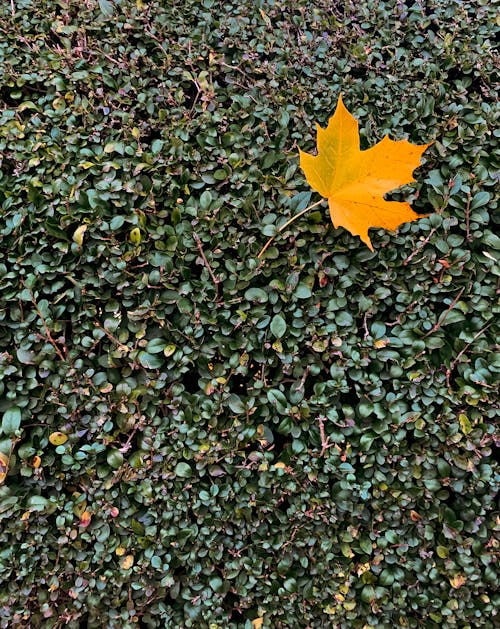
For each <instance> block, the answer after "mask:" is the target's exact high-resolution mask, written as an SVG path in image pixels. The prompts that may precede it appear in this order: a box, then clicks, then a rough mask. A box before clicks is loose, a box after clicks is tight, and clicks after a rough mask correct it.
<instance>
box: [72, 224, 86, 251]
mask: <svg viewBox="0 0 500 629" xmlns="http://www.w3.org/2000/svg"><path fill="white" fill-rule="evenodd" d="M86 231H87V225H80V227H77V228H76V229H75V233H74V234H73V242H76V244H77V245H78V246H79V247H81V246H82V244H83V235H84V234H85V232H86Z"/></svg>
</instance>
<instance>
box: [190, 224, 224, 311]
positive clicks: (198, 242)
mask: <svg viewBox="0 0 500 629" xmlns="http://www.w3.org/2000/svg"><path fill="white" fill-rule="evenodd" d="M193 238H194V241H195V242H196V246H197V247H198V251H199V252H200V256H201V259H202V260H203V264H204V265H205V266H206V268H207V271H208V272H209V273H210V277H211V278H212V282H213V283H214V289H215V301H219V284H220V280H219V278H218V277H217V276H216V275H215V273H214V271H213V269H212V267H211V266H210V263H209V261H208V260H207V256H206V255H205V252H204V251H203V245H202V244H201V239H200V237H199V236H198V234H197V233H196V232H193Z"/></svg>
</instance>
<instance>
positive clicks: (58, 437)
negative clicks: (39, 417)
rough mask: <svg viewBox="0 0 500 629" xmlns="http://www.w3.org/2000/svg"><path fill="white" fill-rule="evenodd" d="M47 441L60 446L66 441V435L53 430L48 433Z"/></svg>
mask: <svg viewBox="0 0 500 629" xmlns="http://www.w3.org/2000/svg"><path fill="white" fill-rule="evenodd" d="M49 441H50V443H51V444H52V445H53V446H62V444H63V443H66V441H68V435H65V434H64V433H63V432H59V431H57V432H53V433H52V434H51V435H49Z"/></svg>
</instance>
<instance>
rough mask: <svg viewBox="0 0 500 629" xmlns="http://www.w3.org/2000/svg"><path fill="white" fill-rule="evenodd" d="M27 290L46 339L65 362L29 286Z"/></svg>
mask: <svg viewBox="0 0 500 629" xmlns="http://www.w3.org/2000/svg"><path fill="white" fill-rule="evenodd" d="M28 291H29V294H30V297H31V302H32V304H33V306H34V307H35V310H36V313H37V315H38V316H39V317H40V320H41V322H42V325H43V327H44V329H45V335H46V338H47V340H48V341H49V343H50V344H51V345H52V347H53V348H54V349H55V350H56V354H57V355H58V356H59V358H60V359H61V360H62V361H63V362H66V358H65V356H64V354H63V353H62V352H61V350H60V349H59V347H58V345H57V343H56V342H55V340H54V337H53V336H52V334H51V332H50V330H49V326H48V325H47V321H45V317H44V316H43V314H42V313H41V312H40V308H39V307H38V304H37V303H36V299H35V295H34V294H33V291H32V290H31V288H28Z"/></svg>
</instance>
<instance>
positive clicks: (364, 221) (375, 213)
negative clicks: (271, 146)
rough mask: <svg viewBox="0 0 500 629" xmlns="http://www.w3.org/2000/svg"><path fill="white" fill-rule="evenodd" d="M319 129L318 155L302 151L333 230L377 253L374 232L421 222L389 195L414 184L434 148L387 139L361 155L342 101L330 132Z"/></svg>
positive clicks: (308, 175)
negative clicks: (370, 233)
mask: <svg viewBox="0 0 500 629" xmlns="http://www.w3.org/2000/svg"><path fill="white" fill-rule="evenodd" d="M317 130H318V154H317V155H310V154H309V153H304V152H303V151H300V166H301V168H302V170H303V171H304V174H305V176H306V179H307V181H308V183H309V185H310V186H311V187H312V188H314V190H316V191H317V192H319V193H320V194H321V195H322V196H323V197H325V198H327V199H328V205H329V208H330V216H331V219H332V222H333V225H334V227H345V228H346V229H347V230H349V231H350V232H351V234H353V236H359V237H360V238H361V240H362V241H363V242H364V243H365V244H366V245H367V246H368V247H369V248H370V249H371V250H372V251H373V246H372V243H371V240H370V237H369V236H368V230H369V229H370V227H382V228H384V229H391V230H392V229H396V227H398V226H399V225H401V223H406V222H407V221H413V220H416V219H418V218H422V215H419V214H417V213H416V212H414V211H413V210H412V209H411V207H410V205H409V204H408V203H406V202H400V201H386V200H385V199H384V194H386V193H387V192H390V191H391V190H394V189H396V188H399V187H400V186H402V185H403V184H407V183H411V182H413V181H415V179H414V178H413V171H414V170H415V168H417V167H418V166H419V163H420V157H421V155H422V153H423V152H424V151H425V150H426V149H427V148H428V147H429V146H430V145H431V144H432V142H431V143H429V144H421V145H416V144H411V143H410V142H408V141H407V140H398V141H395V140H391V139H390V138H389V137H388V136H385V137H384V138H383V139H382V140H381V141H380V142H379V143H378V144H376V145H375V146H372V147H371V148H369V149H367V150H365V151H362V150H361V149H360V145H359V132H358V123H357V121H356V119H355V118H354V117H353V116H352V115H351V114H350V113H349V112H348V111H347V109H346V108H345V106H344V103H343V102H342V97H341V96H339V100H338V103H337V108H336V110H335V113H334V115H333V116H332V117H331V118H330V121H329V123H328V126H327V128H326V129H322V128H321V127H320V126H318V127H317Z"/></svg>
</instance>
